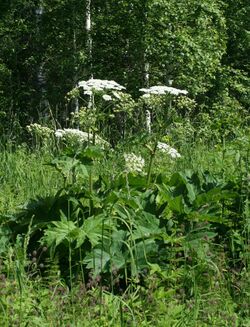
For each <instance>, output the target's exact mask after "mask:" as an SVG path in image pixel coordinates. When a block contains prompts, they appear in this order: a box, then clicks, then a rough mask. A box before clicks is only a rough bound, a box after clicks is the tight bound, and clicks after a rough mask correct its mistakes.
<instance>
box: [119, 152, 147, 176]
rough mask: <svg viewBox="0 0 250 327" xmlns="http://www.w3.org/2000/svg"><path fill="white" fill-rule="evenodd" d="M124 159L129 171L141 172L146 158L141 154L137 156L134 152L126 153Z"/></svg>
mask: <svg viewBox="0 0 250 327" xmlns="http://www.w3.org/2000/svg"><path fill="white" fill-rule="evenodd" d="M124 159H125V167H126V171H127V172H130V173H141V172H142V171H143V167H144V166H145V160H144V159H143V158H142V157H141V156H140V155H139V156H137V155H135V154H134V153H125V154H124Z"/></svg>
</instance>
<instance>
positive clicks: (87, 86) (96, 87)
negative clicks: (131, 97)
mask: <svg viewBox="0 0 250 327" xmlns="http://www.w3.org/2000/svg"><path fill="white" fill-rule="evenodd" d="M77 87H82V88H83V90H84V94H87V95H91V94H92V92H93V91H103V90H116V91H122V90H125V87H124V86H122V85H120V84H118V83H116V82H115V81H109V80H103V79H94V78H91V79H89V80H88V81H80V82H78V85H77Z"/></svg>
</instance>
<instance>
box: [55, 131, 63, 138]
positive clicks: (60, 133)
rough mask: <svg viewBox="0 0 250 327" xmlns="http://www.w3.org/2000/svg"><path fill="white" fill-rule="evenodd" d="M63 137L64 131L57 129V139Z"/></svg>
mask: <svg viewBox="0 0 250 327" xmlns="http://www.w3.org/2000/svg"><path fill="white" fill-rule="evenodd" d="M63 135H64V131H63V130H62V129H57V130H56V131H55V136H56V137H57V138H59V139H60V138H62V137H63Z"/></svg>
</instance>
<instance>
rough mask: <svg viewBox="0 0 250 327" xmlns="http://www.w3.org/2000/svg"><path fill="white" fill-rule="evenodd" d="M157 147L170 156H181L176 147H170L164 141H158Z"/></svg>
mask: <svg viewBox="0 0 250 327" xmlns="http://www.w3.org/2000/svg"><path fill="white" fill-rule="evenodd" d="M157 148H158V149H159V150H161V151H162V152H165V153H167V154H169V155H170V157H171V158H180V157H181V155H180V153H179V152H178V151H177V150H176V149H174V148H171V146H169V145H168V144H166V143H163V142H158V144H157Z"/></svg>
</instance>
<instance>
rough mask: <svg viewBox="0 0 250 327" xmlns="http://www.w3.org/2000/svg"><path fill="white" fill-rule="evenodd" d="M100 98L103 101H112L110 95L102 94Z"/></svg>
mask: <svg viewBox="0 0 250 327" xmlns="http://www.w3.org/2000/svg"><path fill="white" fill-rule="evenodd" d="M102 98H103V100H104V101H111V100H112V97H111V96H110V95H108V94H104V95H103V96H102Z"/></svg>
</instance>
